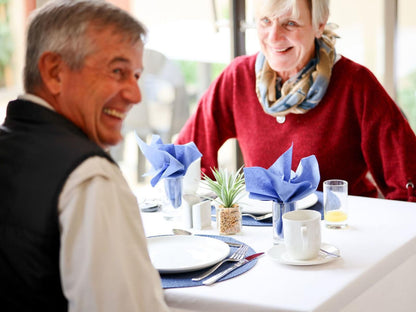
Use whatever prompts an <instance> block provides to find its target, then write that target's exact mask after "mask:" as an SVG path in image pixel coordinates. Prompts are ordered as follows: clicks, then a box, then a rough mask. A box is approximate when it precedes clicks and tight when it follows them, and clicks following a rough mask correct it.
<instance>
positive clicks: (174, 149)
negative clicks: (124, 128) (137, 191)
mask: <svg viewBox="0 0 416 312" xmlns="http://www.w3.org/2000/svg"><path fill="white" fill-rule="evenodd" d="M136 141H137V144H138V145H139V147H140V150H141V151H142V153H143V154H144V156H145V157H146V159H147V160H148V161H149V162H150V164H151V165H152V170H150V171H149V172H147V173H145V174H144V175H154V176H153V178H152V179H151V181H150V183H151V185H152V186H155V185H156V184H157V183H158V182H159V180H160V179H162V178H167V177H180V176H184V175H185V173H186V171H187V170H188V167H189V165H190V164H191V163H192V162H194V161H195V160H197V159H198V158H200V157H201V156H202V154H201V152H200V151H199V150H198V148H197V147H196V145H195V143H193V142H190V143H187V144H184V145H175V144H163V142H162V139H161V138H160V136H159V135H152V141H151V143H150V144H149V145H147V144H146V143H145V142H144V141H143V140H142V139H140V137H139V136H138V135H137V133H136Z"/></svg>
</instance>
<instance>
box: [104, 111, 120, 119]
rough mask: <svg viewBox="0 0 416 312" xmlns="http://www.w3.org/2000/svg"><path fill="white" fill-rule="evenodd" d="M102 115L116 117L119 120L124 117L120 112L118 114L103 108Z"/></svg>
mask: <svg viewBox="0 0 416 312" xmlns="http://www.w3.org/2000/svg"><path fill="white" fill-rule="evenodd" d="M103 112H104V114H106V115H109V116H112V117H116V118H119V119H123V118H124V117H125V114H124V113H122V112H119V111H117V110H115V109H111V108H104V110H103Z"/></svg>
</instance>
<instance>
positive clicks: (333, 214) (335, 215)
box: [325, 210, 348, 223]
mask: <svg viewBox="0 0 416 312" xmlns="http://www.w3.org/2000/svg"><path fill="white" fill-rule="evenodd" d="M347 218H348V215H347V213H346V212H344V211H341V210H333V211H328V212H327V213H325V221H328V222H334V223H337V222H344V221H345V220H347Z"/></svg>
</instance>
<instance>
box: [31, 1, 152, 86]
mask: <svg viewBox="0 0 416 312" xmlns="http://www.w3.org/2000/svg"><path fill="white" fill-rule="evenodd" d="M90 25H93V26H94V27H95V29H97V30H100V29H104V28H109V27H110V28H113V31H114V32H115V33H117V34H118V35H121V36H123V37H122V38H123V40H126V41H128V42H130V43H131V44H132V45H133V44H135V43H137V42H138V41H142V42H144V40H145V36H146V33H147V30H146V28H145V26H144V25H143V24H142V23H140V22H139V21H138V20H136V19H135V18H133V17H132V16H131V15H130V14H129V13H127V12H125V11H123V10H122V9H120V8H118V7H116V6H114V5H112V4H110V3H107V2H105V1H102V0H53V1H50V2H48V3H47V4H45V5H44V6H43V7H41V8H39V9H37V10H35V11H34V12H33V13H32V15H31V17H30V24H29V29H28V32H27V48H26V61H25V69H24V87H25V90H26V92H31V91H33V89H34V88H35V87H37V86H39V85H40V84H41V83H42V79H41V76H40V73H39V70H38V61H39V58H40V56H41V55H42V54H43V53H44V52H46V51H50V52H54V53H58V54H59V55H60V56H61V57H62V58H63V60H64V61H65V63H66V64H67V65H68V66H69V67H70V68H71V69H73V70H76V69H80V68H81V67H82V66H83V64H84V60H85V57H86V56H88V55H89V54H91V53H93V52H94V50H95V46H94V43H93V42H92V41H91V38H89V37H88V35H87V34H86V31H87V29H88V26H90Z"/></svg>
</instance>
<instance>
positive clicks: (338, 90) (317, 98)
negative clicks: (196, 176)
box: [177, 0, 416, 201]
mask: <svg viewBox="0 0 416 312" xmlns="http://www.w3.org/2000/svg"><path fill="white" fill-rule="evenodd" d="M255 3H256V23H257V32H258V37H259V40H260V46H261V52H259V53H257V54H256V55H252V56H242V57H239V58H236V59H235V60H234V61H233V62H232V63H231V64H230V65H229V66H228V67H227V68H226V69H225V70H224V71H223V72H222V73H221V75H220V76H219V77H218V78H217V79H216V80H215V81H214V82H213V83H212V85H211V86H210V87H209V89H208V90H207V92H206V93H205V94H204V96H203V97H202V98H201V100H200V103H199V105H198V108H197V110H196V112H195V113H194V114H193V116H192V117H191V118H190V119H189V120H188V122H187V123H186V125H185V126H184V128H183V129H182V131H181V133H180V134H179V137H178V140H177V143H180V144H182V143H185V142H189V141H194V142H195V143H196V145H197V146H198V148H199V149H200V151H201V152H202V153H203V157H202V164H201V165H202V169H203V171H204V172H205V173H208V174H210V168H211V167H217V166H218V162H217V152H218V149H219V148H220V147H221V146H222V144H223V143H224V142H225V141H226V140H228V139H230V138H237V140H238V142H239V145H240V148H241V151H242V154H243V157H244V161H245V165H246V166H247V167H250V166H261V167H264V168H268V167H269V166H270V165H272V164H273V162H274V161H275V160H276V159H277V158H278V157H279V156H280V155H281V154H282V153H283V152H284V151H286V150H287V149H288V148H289V146H290V145H291V144H292V143H293V162H294V163H293V164H294V165H295V166H296V165H297V164H298V162H299V160H300V159H301V158H303V157H305V156H309V155H312V154H314V155H316V157H317V159H318V162H319V166H320V171H321V181H324V180H326V179H330V178H340V179H345V180H347V181H348V182H349V191H350V194H353V195H362V196H377V194H378V191H377V188H378V189H379V190H380V191H381V193H382V194H383V195H384V196H385V197H386V198H389V199H400V200H413V201H416V195H415V192H414V188H413V187H412V186H413V183H416V162H415V155H416V137H415V134H414V133H413V131H412V129H411V128H410V126H409V124H408V122H407V121H406V119H405V118H404V117H403V115H402V113H401V111H400V109H399V108H398V107H397V106H396V104H395V103H394V102H393V100H392V99H391V98H390V97H389V95H388V94H387V93H386V91H385V90H384V89H383V87H382V86H381V85H380V83H379V82H378V81H377V79H376V78H375V77H374V75H373V74H372V73H371V72H370V71H369V70H368V69H366V68H365V67H363V66H361V65H359V64H357V63H354V62H353V61H351V60H349V59H347V58H345V57H343V56H340V55H338V54H337V53H336V51H335V48H334V44H335V37H336V36H335V34H334V33H333V32H332V31H330V30H329V29H328V28H327V27H326V22H327V20H328V15H329V8H328V6H329V1H328V0H262V1H256V2H255ZM368 173H371V175H372V177H373V180H374V181H375V183H376V185H375V184H374V183H373V182H372V181H371V180H370V179H369V178H368V176H369V175H368ZM412 181H413V183H412Z"/></svg>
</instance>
